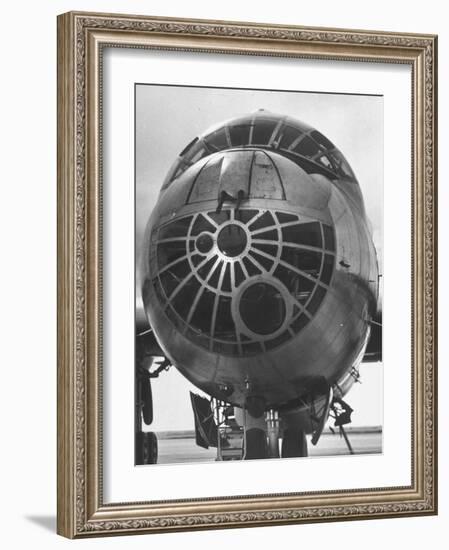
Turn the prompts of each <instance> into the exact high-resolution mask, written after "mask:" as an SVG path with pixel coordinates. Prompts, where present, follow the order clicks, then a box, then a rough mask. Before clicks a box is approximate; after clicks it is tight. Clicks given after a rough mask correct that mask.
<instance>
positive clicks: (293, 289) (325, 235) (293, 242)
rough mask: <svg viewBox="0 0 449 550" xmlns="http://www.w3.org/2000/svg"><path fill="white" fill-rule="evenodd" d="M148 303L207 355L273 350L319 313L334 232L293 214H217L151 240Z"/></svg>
mask: <svg viewBox="0 0 449 550" xmlns="http://www.w3.org/2000/svg"><path fill="white" fill-rule="evenodd" d="M155 240H156V242H155V245H156V251H157V254H156V260H157V261H156V262H155V264H156V265H155V266H153V264H152V265H150V269H151V271H152V272H153V271H154V276H153V284H154V289H155V295H156V296H157V299H158V300H159V301H160V302H161V306H162V307H163V309H164V311H165V312H166V314H167V317H168V318H169V319H170V321H171V322H172V323H173V324H174V325H175V326H176V327H177V328H178V329H179V330H181V332H182V333H183V334H184V335H185V336H186V337H187V338H189V339H190V340H191V341H192V342H194V343H196V344H197V345H199V346H201V347H203V348H205V349H207V350H209V351H210V352H215V353H223V354H225V355H231V356H248V355H254V354H257V353H262V352H264V351H268V350H274V349H276V348H277V347H279V346H280V345H282V344H284V343H285V342H288V341H289V340H290V339H291V338H293V337H294V336H295V335H296V334H297V333H298V332H300V331H301V330H303V329H304V328H305V327H306V326H307V325H308V323H309V321H310V319H311V318H312V317H313V316H314V315H315V313H316V312H317V311H318V308H319V307H320V305H321V303H322V301H323V300H324V297H325V296H326V293H327V291H328V288H329V285H330V284H331V281H332V275H333V272H334V267H335V234H334V229H333V228H332V227H331V226H329V225H327V224H324V223H321V222H318V221H309V220H306V219H303V218H302V217H300V216H298V215H297V214H295V213H293V212H282V211H275V212H273V211H269V210H265V209H254V208H252V209H245V208H243V209H240V210H239V211H238V212H237V213H236V212H235V211H234V210H229V209H225V210H222V211H221V212H220V214H216V213H215V212H207V213H206V212H203V213H197V214H194V215H193V216H192V215H189V216H185V217H182V218H178V219H175V220H173V221H170V222H168V223H166V224H164V225H163V226H161V227H160V228H159V229H158V230H156V232H155Z"/></svg>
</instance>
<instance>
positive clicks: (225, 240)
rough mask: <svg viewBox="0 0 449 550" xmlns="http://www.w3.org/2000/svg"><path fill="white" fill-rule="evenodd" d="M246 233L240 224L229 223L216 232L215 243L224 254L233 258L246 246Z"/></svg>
mask: <svg viewBox="0 0 449 550" xmlns="http://www.w3.org/2000/svg"><path fill="white" fill-rule="evenodd" d="M246 242H247V239H246V233H245V231H244V229H243V228H242V227H240V225H237V224H235V223H231V224H228V225H226V226H225V227H223V229H222V230H221V231H220V233H219V234H218V239H217V245H218V248H219V250H220V252H222V253H223V254H224V255H225V256H228V257H230V258H234V257H235V256H239V255H240V254H241V253H242V252H243V251H244V250H245V248H246Z"/></svg>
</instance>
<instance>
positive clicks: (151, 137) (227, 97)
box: [135, 84, 383, 431]
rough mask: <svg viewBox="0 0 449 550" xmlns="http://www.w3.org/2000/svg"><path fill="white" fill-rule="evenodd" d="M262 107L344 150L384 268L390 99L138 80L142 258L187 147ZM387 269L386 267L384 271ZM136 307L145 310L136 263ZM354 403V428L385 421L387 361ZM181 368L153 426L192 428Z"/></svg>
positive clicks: (172, 375) (160, 400)
mask: <svg viewBox="0 0 449 550" xmlns="http://www.w3.org/2000/svg"><path fill="white" fill-rule="evenodd" d="M258 109H265V110H267V111H272V112H273V113H278V114H281V115H288V116H292V117H294V118H297V119H299V120H301V121H302V122H305V123H306V124H308V125H310V126H313V127H315V128H316V129H317V130H319V131H320V132H321V133H323V134H324V135H325V136H326V137H327V138H328V139H330V140H331V141H332V142H333V143H334V145H335V146H336V147H338V148H339V149H340V150H341V152H342V153H343V154H344V155H345V157H346V159H347V160H348V162H349V164H350V165H351V167H352V169H353V171H354V172H355V175H356V177H357V179H358V181H359V184H360V187H361V189H362V193H363V196H364V199H365V207H366V211H367V215H368V218H369V220H370V222H371V224H372V227H373V238H374V243H375V245H376V248H377V252H378V257H379V264H380V267H381V266H382V225H383V221H382V216H383V207H382V204H383V99H382V97H379V96H357V95H345V94H322V93H310V92H307V93H304V92H282V91H263V90H236V89H227V88H200V87H184V86H164V85H147V84H139V85H137V86H136V127H135V130H136V134H135V136H136V190H135V192H136V261H137V264H138V263H139V261H140V254H139V252H140V250H141V247H142V238H143V233H144V230H145V225H146V223H147V220H148V217H149V215H150V213H151V211H152V209H153V208H154V205H155V203H156V201H157V197H158V194H159V190H160V187H161V185H162V182H163V180H164V178H165V176H166V174H167V172H168V170H169V168H170V166H171V165H172V164H173V162H174V161H175V160H176V158H177V156H178V155H179V153H180V151H182V150H183V149H184V147H185V146H186V145H187V144H188V143H189V142H190V141H191V140H192V139H193V138H195V137H196V136H197V135H199V134H202V133H204V132H205V131H206V130H207V129H208V128H209V127H211V126H214V125H216V124H217V123H219V122H221V121H225V120H227V119H229V118H233V117H237V116H242V115H245V114H248V113H251V112H254V111H256V110H258ZM381 272H382V270H381ZM136 309H137V312H136V313H137V314H138V315H139V314H141V312H142V303H141V298H140V281H139V269H138V265H137V266H136ZM361 374H362V384H355V386H354V387H353V388H352V390H351V391H350V393H349V394H348V397H347V401H348V402H349V403H350V405H351V406H352V407H353V408H354V413H353V425H354V426H374V425H376V426H377V425H382V423H383V422H382V417H383V402H382V393H383V392H382V366H381V365H380V364H377V363H376V364H366V365H362V367H361ZM190 389H191V390H193V391H196V392H198V393H200V392H199V390H197V389H196V388H195V387H194V386H192V385H191V384H190V383H189V382H187V381H186V380H185V379H184V377H183V376H182V375H181V374H180V373H179V372H178V371H177V370H176V369H170V371H168V372H164V373H162V375H161V376H160V377H159V378H158V379H153V399H154V415H155V420H154V422H153V424H152V426H151V429H152V430H153V431H159V430H169V429H175V430H180V429H191V428H193V413H192V411H191V406H190V398H189V393H188V392H189V390H190Z"/></svg>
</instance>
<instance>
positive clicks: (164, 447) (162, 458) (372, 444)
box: [157, 427, 382, 464]
mask: <svg viewBox="0 0 449 550" xmlns="http://www.w3.org/2000/svg"><path fill="white" fill-rule="evenodd" d="M347 434H348V438H349V441H350V443H351V445H352V448H353V450H354V454H359V455H360V454H378V453H381V452H382V429H381V428H380V427H376V428H371V427H370V428H353V429H348V430H347ZM157 436H158V444H159V457H158V463H159V464H182V463H192V462H213V461H215V459H216V457H217V450H216V449H215V448H210V449H203V448H202V447H198V446H197V445H196V443H195V437H194V434H193V433H191V432H162V433H158V434H157ZM308 448H309V456H338V455H349V454H350V452H349V449H348V447H347V446H346V443H345V440H344V439H343V438H342V437H340V435H339V434H338V433H336V434H333V433H331V432H330V431H326V432H324V433H323V434H322V436H321V438H320V440H319V442H318V444H317V445H316V446H313V445H312V444H310V438H309V445H308Z"/></svg>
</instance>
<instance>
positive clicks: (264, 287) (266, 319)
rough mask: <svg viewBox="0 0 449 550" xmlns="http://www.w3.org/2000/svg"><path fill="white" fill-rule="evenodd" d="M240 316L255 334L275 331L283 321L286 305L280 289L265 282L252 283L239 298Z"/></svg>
mask: <svg viewBox="0 0 449 550" xmlns="http://www.w3.org/2000/svg"><path fill="white" fill-rule="evenodd" d="M239 309H240V316H241V318H242V320H243V322H244V323H245V325H246V326H247V327H248V328H249V329H250V330H251V331H252V332H255V333H256V334H261V335H267V334H272V333H273V332H276V331H277V330H278V329H279V328H280V327H281V326H282V324H283V323H284V320H285V315H286V306H285V301H284V298H283V297H282V295H281V293H280V291H279V290H278V289H277V288H275V287H274V286H272V285H269V284H267V283H254V284H253V285H251V286H250V287H249V288H247V289H246V290H245V292H244V293H243V294H242V297H241V298H240V308H239Z"/></svg>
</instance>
